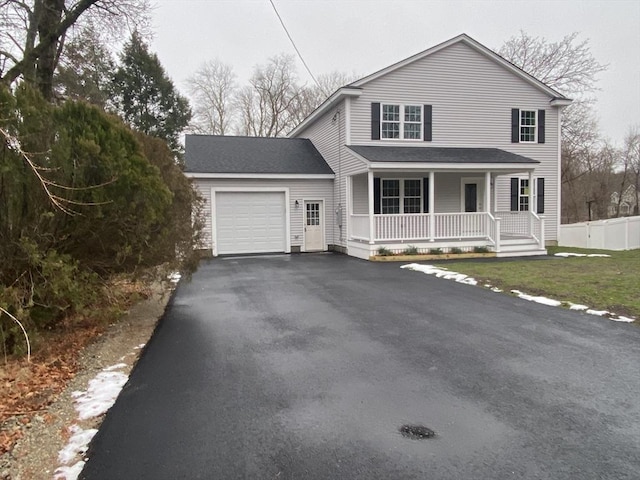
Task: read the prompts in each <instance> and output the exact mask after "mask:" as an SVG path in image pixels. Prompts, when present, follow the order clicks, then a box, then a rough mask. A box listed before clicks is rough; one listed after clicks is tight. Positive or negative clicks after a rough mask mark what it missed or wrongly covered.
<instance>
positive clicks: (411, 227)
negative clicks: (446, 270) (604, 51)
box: [185, 35, 571, 258]
mask: <svg viewBox="0 0 640 480" xmlns="http://www.w3.org/2000/svg"><path fill="white" fill-rule="evenodd" d="M570 103H571V100H569V99H567V98H565V97H563V96H562V95H561V94H560V93H558V92H556V91H555V90H553V89H551V88H549V87H548V86H546V85H544V84H543V83H541V82H539V81H538V80H536V79H535V78H533V77H531V76H530V75H528V74H526V73H524V72H523V71H522V70H520V69H518V68H517V67H515V66H514V65H512V64H511V63H509V62H508V61H506V60H504V59H503V58H502V57H500V56H499V55H497V54H496V53H494V52H492V51H491V50H489V49H488V48H486V47H484V46H483V45H481V44H479V43H478V42H476V41H475V40H473V39H472V38H470V37H468V36H467V35H460V36H458V37H455V38H453V39H451V40H449V41H447V42H445V43H442V44H440V45H437V46H435V47H433V48H431V49H429V50H426V51H424V52H422V53H419V54H417V55H414V56H412V57H410V58H408V59H406V60H403V61H402V62H399V63H396V64H394V65H391V66H390V67H387V68H385V69H383V70H380V71H378V72H376V73H374V74H372V75H369V76H367V77H364V78H362V79H361V80H358V81H356V82H354V83H352V84H350V85H347V86H346V87H343V88H341V89H339V90H338V91H337V92H335V93H334V94H333V95H332V96H331V97H330V98H329V99H327V100H326V101H325V102H324V103H323V104H322V105H321V106H320V107H319V108H318V109H316V110H315V111H314V112H313V113H312V114H311V115H309V116H308V117H307V118H306V119H305V120H304V121H303V122H302V123H301V124H300V125H298V126H297V127H296V128H295V129H294V130H293V131H292V132H291V133H290V134H289V138H287V139H264V138H262V139H255V138H254V139H250V138H245V137H214V136H192V135H189V136H187V140H186V155H185V158H186V172H185V174H186V175H188V176H191V177H194V178H195V181H196V184H197V185H198V187H199V188H200V190H201V191H202V193H203V195H204V196H205V199H206V200H207V202H208V203H207V207H206V213H207V218H208V222H209V223H208V226H209V227H210V228H209V230H208V232H207V233H208V234H209V237H208V239H207V242H208V243H207V248H211V250H212V252H213V254H214V255H218V254H227V253H228V254H233V253H249V252H264V251H284V252H291V251H313V250H325V249H334V250H338V251H342V252H345V253H348V254H349V255H353V256H356V257H360V258H369V257H370V256H371V255H374V254H375V253H376V252H377V251H378V250H379V248H380V247H385V248H387V249H389V250H392V251H402V250H404V249H406V248H407V247H408V246H409V245H412V246H415V247H417V248H418V249H420V250H422V251H426V250H429V249H436V248H440V249H443V250H447V249H452V248H460V249H471V248H474V247H488V248H489V249H491V250H493V251H495V252H497V254H498V255H499V256H508V255H535V254H544V253H546V250H545V245H546V244H552V243H556V242H557V238H558V229H559V223H560V216H559V208H560V190H559V176H560V112H561V110H562V108H563V107H564V106H566V105H569V104H570ZM281 149H282V150H283V151H281ZM298 149H299V150H298ZM285 151H286V153H285ZM312 158H313V159H315V160H317V163H313V162H311V159H312ZM325 161H326V164H325V163H324V162H325ZM327 164H328V165H327ZM320 165H322V168H320ZM329 167H330V168H329ZM266 205H273V208H272V210H268V209H267V207H266ZM267 211H269V212H271V213H266V212H267ZM212 219H213V220H212ZM275 232H278V239H279V240H278V241H277V242H276V240H275V238H276V236H275ZM317 232H321V234H322V236H323V240H322V241H319V240H317V239H316V237H317V236H318V235H320V233H317ZM272 234H273V235H274V236H273V241H271V240H264V239H265V237H268V238H271V235H272ZM276 244H277V245H276ZM276 247H277V248H276Z"/></svg>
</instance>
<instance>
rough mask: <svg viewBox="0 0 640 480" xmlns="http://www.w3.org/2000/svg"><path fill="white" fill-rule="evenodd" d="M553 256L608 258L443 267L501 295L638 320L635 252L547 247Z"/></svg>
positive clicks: (639, 262)
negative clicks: (578, 305)
mask: <svg viewBox="0 0 640 480" xmlns="http://www.w3.org/2000/svg"><path fill="white" fill-rule="evenodd" d="M547 250H548V251H549V255H553V254H554V253H557V252H575V253H605V254H608V255H611V258H600V257H591V258H589V257H569V258H561V257H555V258H553V259H551V260H535V259H531V260H526V259H524V260H513V261H483V262H474V261H469V262H451V263H447V264H446V267H447V268H448V269H450V270H454V271H456V272H461V273H465V274H467V275H470V276H472V277H474V278H475V279H476V280H478V282H479V284H483V283H488V284H491V285H494V286H496V287H499V288H501V289H503V290H505V291H507V292H508V291H510V290H521V291H522V292H524V293H528V294H532V295H542V296H545V297H549V298H553V299H554V300H560V301H563V302H573V303H581V304H584V305H588V306H589V307H590V308H593V309H596V310H609V311H610V312H613V313H616V314H618V315H625V316H632V317H635V318H636V319H637V320H636V322H638V321H640V250H630V251H624V252H615V251H611V250H587V249H581V248H567V247H549V248H547Z"/></svg>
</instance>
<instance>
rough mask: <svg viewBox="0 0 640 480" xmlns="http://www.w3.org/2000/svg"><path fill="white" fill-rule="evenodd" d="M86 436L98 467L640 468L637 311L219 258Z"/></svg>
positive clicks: (546, 472)
mask: <svg viewBox="0 0 640 480" xmlns="http://www.w3.org/2000/svg"><path fill="white" fill-rule="evenodd" d="M404 424H421V425H424V426H427V427H430V428H431V429H433V430H434V431H435V432H436V437H435V438H432V439H427V440H414V439H408V438H405V437H403V436H402V435H401V434H400V433H399V431H398V429H399V427H401V426H402V425H404ZM89 453H90V455H89V456H90V458H89V461H88V463H87V465H86V467H85V469H84V471H83V473H82V474H81V477H80V478H86V479H92V480H93V479H109V480H112V479H119V480H124V479H154V480H161V479H179V478H184V479H223V480H227V479H367V480H371V479H385V480H393V479H430V480H437V479H447V480H451V479H492V480H497V479H507V478H508V479H553V480H560V479H577V478H579V479H581V480H586V479H625V478H628V479H637V478H640V329H639V328H638V327H637V326H634V325H627V324H618V323H615V322H611V321H608V320H605V319H601V318H599V317H593V316H589V315H585V314H581V313H577V312H571V311H566V310H562V309H558V308H552V307H547V306H544V305H539V304H535V303H531V302H527V301H524V300H520V299H517V298H514V297H511V296H509V295H504V294H496V293H493V292H490V291H489V290H487V289H483V288H479V287H472V286H468V285H462V284H458V283H455V282H452V281H447V280H441V279H437V278H434V277H430V276H427V275H424V274H422V273H418V272H412V271H408V270H402V269H400V268H399V264H379V263H369V262H365V261H360V260H357V259H353V258H350V257H346V256H341V255H331V254H321V255H292V256H279V257H262V258H244V259H218V260H212V261H208V262H206V263H204V264H203V265H202V266H201V268H200V270H199V271H198V272H197V273H196V274H195V275H194V277H193V280H192V281H191V282H182V283H181V284H180V285H179V287H178V289H177V291H176V294H175V296H174V298H173V300H172V302H171V303H170V306H169V308H168V310H167V312H166V314H165V316H164V317H163V319H162V320H161V321H160V323H159V325H158V327H157V330H156V332H155V334H154V336H153V337H152V339H151V341H150V342H149V343H148V345H147V347H146V348H145V351H144V352H143V355H142V357H141V359H140V361H139V362H138V365H137V366H136V368H135V369H134V371H133V373H132V375H131V378H130V380H129V382H128V384H127V385H126V387H125V388H124V390H123V391H122V393H121V395H120V397H119V398H118V400H117V402H116V404H115V406H114V407H113V408H112V409H111V411H110V412H109V413H108V415H107V417H106V419H105V421H104V423H103V425H102V427H101V428H100V431H99V432H98V434H97V435H96V437H95V438H94V441H93V443H92V444H91V448H90V452H89Z"/></svg>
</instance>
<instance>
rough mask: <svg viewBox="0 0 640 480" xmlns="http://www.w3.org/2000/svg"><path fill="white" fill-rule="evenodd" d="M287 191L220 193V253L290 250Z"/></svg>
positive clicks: (218, 200) (218, 222)
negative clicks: (287, 238) (286, 204)
mask: <svg viewBox="0 0 640 480" xmlns="http://www.w3.org/2000/svg"><path fill="white" fill-rule="evenodd" d="M285 210H286V209H285V195H284V192H217V193H216V237H217V238H216V240H217V245H218V254H219V255H223V254H229V253H267V252H284V251H285V250H286V241H285V236H286V224H285V222H286V213H285Z"/></svg>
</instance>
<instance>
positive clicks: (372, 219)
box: [347, 170, 546, 259]
mask: <svg viewBox="0 0 640 480" xmlns="http://www.w3.org/2000/svg"><path fill="white" fill-rule="evenodd" d="M526 173H527V175H528V178H529V185H533V177H532V174H533V172H532V170H529V171H528V172H526ZM500 174H501V172H490V171H485V172H477V171H476V172H469V171H466V172H434V171H430V172H413V173H411V172H406V171H404V172H397V171H396V172H374V171H370V172H368V173H365V174H360V175H354V176H351V177H348V178H347V191H348V196H347V198H348V200H349V203H348V208H349V214H348V219H347V228H348V230H347V233H348V239H347V248H348V252H349V254H350V255H353V256H356V257H359V258H364V259H368V258H369V257H371V256H374V255H377V254H378V252H379V250H380V248H384V249H385V250H387V251H389V252H390V253H394V254H395V253H398V254H399V253H403V252H406V251H407V249H409V250H412V251H413V252H414V253H451V252H454V253H460V252H473V251H489V252H495V253H496V256H499V257H506V256H526V255H544V254H546V249H545V232H544V230H545V225H544V217H543V216H541V215H538V214H537V213H535V212H534V211H531V210H520V209H518V210H516V211H512V210H507V209H504V208H500V207H504V206H507V207H508V206H510V205H509V204H511V205H513V203H511V200H512V199H509V198H508V197H507V198H506V199H504V198H500V195H501V192H500V188H499V186H498V185H499V179H500ZM507 180H508V179H507V178H505V181H507ZM519 193H520V192H519ZM522 193H523V195H524V196H526V200H524V199H519V200H518V202H522V204H523V205H524V204H526V205H532V206H535V204H536V202H535V197H534V192H533V189H528V190H527V191H523V192H522ZM365 210H366V211H365ZM411 210H414V211H415V210H418V212H419V213H407V211H411ZM443 210H449V211H443ZM452 210H453V211H452ZM398 211H400V212H402V213H395V212H398ZM392 212H394V213H392Z"/></svg>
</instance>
